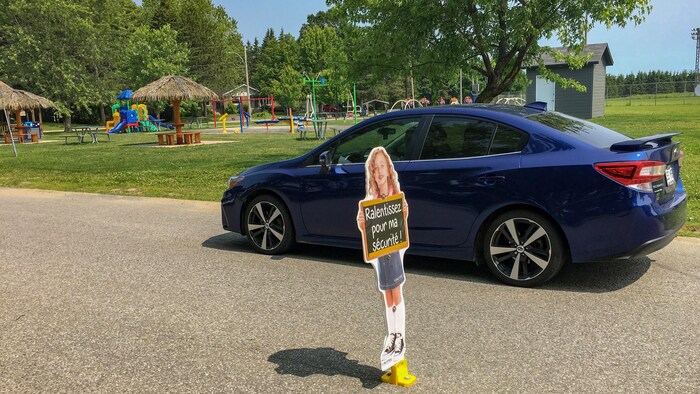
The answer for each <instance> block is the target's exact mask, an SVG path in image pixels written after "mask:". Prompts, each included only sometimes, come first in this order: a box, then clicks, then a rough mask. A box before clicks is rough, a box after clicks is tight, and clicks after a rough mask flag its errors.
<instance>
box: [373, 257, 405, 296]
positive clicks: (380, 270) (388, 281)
mask: <svg viewBox="0 0 700 394" xmlns="http://www.w3.org/2000/svg"><path fill="white" fill-rule="evenodd" d="M378 260H379V261H378V262H377V279H378V280H379V289H380V290H391V289H393V288H395V287H396V286H399V285H400V284H402V283H403V282H404V281H405V280H406V279H405V276H404V273H403V262H402V261H401V255H400V254H399V252H392V253H391V254H388V255H386V256H382V257H380V258H379V259H378Z"/></svg>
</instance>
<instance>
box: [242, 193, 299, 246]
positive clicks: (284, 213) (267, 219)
mask: <svg viewBox="0 0 700 394" xmlns="http://www.w3.org/2000/svg"><path fill="white" fill-rule="evenodd" d="M243 220H244V222H243V226H244V227H245V231H246V236H247V237H248V242H249V243H250V246H252V247H253V249H255V251H257V252H258V253H262V254H281V253H284V252H286V251H288V250H289V249H290V248H291V247H292V245H293V244H294V226H293V225H292V218H291V216H290V215H289V211H288V210H287V207H286V206H285V205H284V204H283V203H282V201H280V200H279V199H278V198H275V197H273V196H268V195H263V196H258V197H256V198H254V199H253V200H252V201H251V202H250V203H249V204H248V205H247V206H246V209H245V216H243Z"/></svg>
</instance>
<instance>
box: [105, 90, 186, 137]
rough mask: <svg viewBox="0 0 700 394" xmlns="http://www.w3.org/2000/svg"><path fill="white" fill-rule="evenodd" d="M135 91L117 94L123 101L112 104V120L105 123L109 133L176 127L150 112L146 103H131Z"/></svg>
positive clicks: (118, 98)
mask: <svg viewBox="0 0 700 394" xmlns="http://www.w3.org/2000/svg"><path fill="white" fill-rule="evenodd" d="M132 96H133V92H132V91H131V90H129V89H127V90H124V91H123V92H121V93H119V94H118V95H117V100H119V101H120V102H121V103H119V104H114V105H112V120H109V121H107V122H106V123H105V130H106V131H107V132H108V133H132V132H135V131H144V130H147V131H158V130H159V128H160V127H165V128H167V129H170V130H174V129H175V128H174V127H173V126H171V125H169V124H166V123H163V122H161V121H160V120H158V119H156V118H154V117H153V116H151V115H149V114H148V108H147V107H146V104H138V105H136V104H130V101H131V97H132Z"/></svg>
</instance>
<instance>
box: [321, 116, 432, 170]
mask: <svg viewBox="0 0 700 394" xmlns="http://www.w3.org/2000/svg"><path fill="white" fill-rule="evenodd" d="M419 123H420V118H418V117H410V118H399V119H391V120H387V121H384V122H379V123H375V124H372V125H370V126H368V127H366V128H364V129H362V130H358V131H357V132H355V133H352V134H350V135H348V136H346V137H345V138H343V139H342V140H341V141H339V142H338V144H337V145H336V146H335V148H334V149H333V160H332V163H333V164H351V163H364V162H365V161H366V160H367V157H368V156H369V152H370V151H371V150H372V148H375V147H377V146H383V147H384V148H385V149H386V151H387V152H388V153H389V155H390V156H391V159H392V160H393V161H398V160H405V159H406V153H407V148H408V146H409V144H410V142H411V139H412V138H413V135H414V134H415V132H416V131H417V129H418V124H419Z"/></svg>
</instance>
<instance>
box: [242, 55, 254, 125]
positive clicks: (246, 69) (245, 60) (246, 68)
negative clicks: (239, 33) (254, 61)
mask: <svg viewBox="0 0 700 394" xmlns="http://www.w3.org/2000/svg"><path fill="white" fill-rule="evenodd" d="M243 63H245V87H246V89H247V90H248V91H247V93H248V114H249V115H251V116H252V115H253V107H252V106H251V105H250V80H249V79H248V47H247V46H246V45H243Z"/></svg>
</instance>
